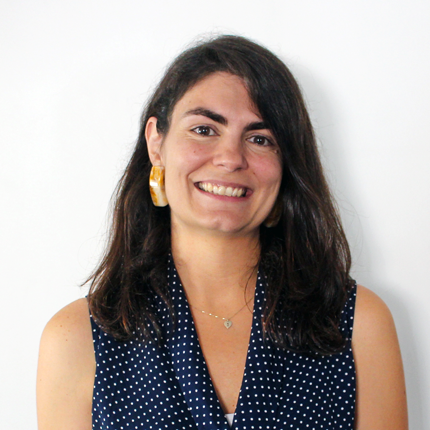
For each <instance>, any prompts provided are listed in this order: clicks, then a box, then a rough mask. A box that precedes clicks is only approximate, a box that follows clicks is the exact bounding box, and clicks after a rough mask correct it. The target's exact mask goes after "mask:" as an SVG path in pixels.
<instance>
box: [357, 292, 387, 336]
mask: <svg viewBox="0 0 430 430" xmlns="http://www.w3.org/2000/svg"><path fill="white" fill-rule="evenodd" d="M393 330H394V332H395V327H394V321H393V317H392V315H391V312H390V310H389V309H388V306H387V305H386V304H385V303H384V301H383V300H382V299H381V298H380V297H379V296H378V295H376V294H375V293H374V292H373V291H371V290H369V289H368V288H366V287H363V286H362V285H357V297H356V302H355V314H354V332H353V337H352V341H353V344H355V343H357V341H358V342H361V341H363V342H365V341H371V340H372V339H373V340H376V339H375V338H376V337H378V336H381V335H382V336H384V335H389V334H390V333H392V332H393Z"/></svg>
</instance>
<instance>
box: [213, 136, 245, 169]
mask: <svg viewBox="0 0 430 430" xmlns="http://www.w3.org/2000/svg"><path fill="white" fill-rule="evenodd" d="M245 150H246V148H245V145H244V143H243V142H242V140H241V139H240V138H234V137H224V138H222V139H220V140H219V141H218V143H217V145H216V148H215V152H214V155H213V163H214V165H215V166H217V167H221V168H224V169H225V170H227V171H229V172H234V171H236V170H243V169H246V168H247V167H248V162H247V159H246V154H245Z"/></svg>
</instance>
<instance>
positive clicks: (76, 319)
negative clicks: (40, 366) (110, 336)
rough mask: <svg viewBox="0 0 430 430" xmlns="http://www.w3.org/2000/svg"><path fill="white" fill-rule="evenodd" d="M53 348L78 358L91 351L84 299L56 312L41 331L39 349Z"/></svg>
mask: <svg viewBox="0 0 430 430" xmlns="http://www.w3.org/2000/svg"><path fill="white" fill-rule="evenodd" d="M42 347H48V348H49V349H50V350H52V348H55V350H56V351H57V352H61V351H62V352H66V353H68V354H73V355H77V356H79V355H80V353H82V352H84V351H85V350H88V349H89V350H90V351H92V350H93V348H92V333H91V322H90V317H89V310H88V303H87V300H86V299H78V300H76V301H74V302H72V303H70V304H69V305H67V306H65V307H64V308H63V309H61V310H60V311H59V312H57V313H56V314H55V315H54V316H53V317H52V318H51V319H50V321H49V322H48V324H47V325H46V327H45V329H44V330H43V334H42V339H41V348H42Z"/></svg>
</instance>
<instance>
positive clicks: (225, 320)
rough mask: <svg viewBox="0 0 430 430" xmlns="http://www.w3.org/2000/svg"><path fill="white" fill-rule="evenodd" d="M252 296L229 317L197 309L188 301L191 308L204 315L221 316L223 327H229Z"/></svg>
mask: <svg viewBox="0 0 430 430" xmlns="http://www.w3.org/2000/svg"><path fill="white" fill-rule="evenodd" d="M253 298H254V297H251V298H250V299H249V300H248V301H247V302H246V303H245V304H244V305H243V306H242V307H241V308H240V309H239V310H238V311H237V312H236V313H235V314H234V315H232V316H231V317H229V318H224V317H220V316H218V315H215V314H211V313H210V312H206V311H204V310H202V309H199V308H196V307H195V306H193V305H192V304H191V303H190V306H191V307H192V308H194V309H195V310H196V311H199V312H201V313H203V314H205V315H209V316H211V317H214V318H221V319H222V320H224V327H225V328H230V327H231V326H232V325H233V322H232V319H233V318H234V317H235V316H236V315H237V314H238V313H239V312H240V311H241V310H242V309H243V308H244V307H245V306H248V304H249V303H250V302H251V300H252V299H253Z"/></svg>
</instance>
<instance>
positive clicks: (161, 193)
mask: <svg viewBox="0 0 430 430" xmlns="http://www.w3.org/2000/svg"><path fill="white" fill-rule="evenodd" d="M149 191H150V192H151V198H152V203H154V206H158V207H163V206H167V205H168V204H169V202H168V201H167V196H166V191H165V189H164V167H161V166H152V168H151V173H150V174H149Z"/></svg>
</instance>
